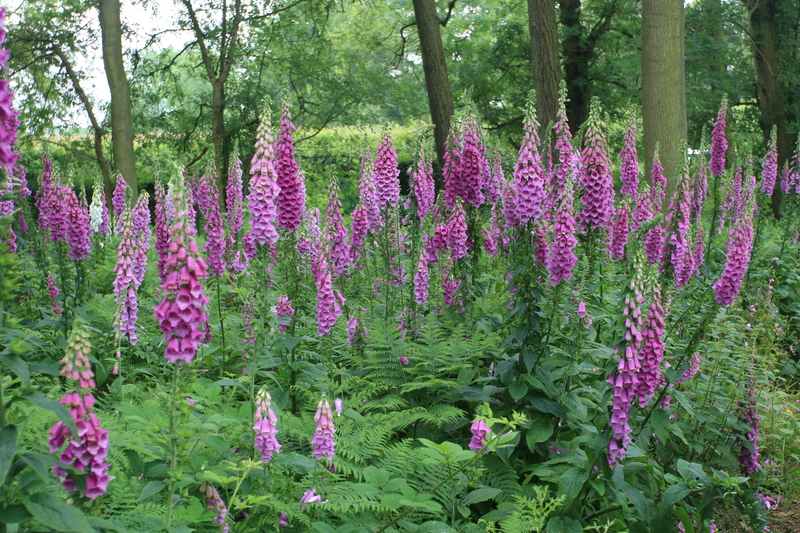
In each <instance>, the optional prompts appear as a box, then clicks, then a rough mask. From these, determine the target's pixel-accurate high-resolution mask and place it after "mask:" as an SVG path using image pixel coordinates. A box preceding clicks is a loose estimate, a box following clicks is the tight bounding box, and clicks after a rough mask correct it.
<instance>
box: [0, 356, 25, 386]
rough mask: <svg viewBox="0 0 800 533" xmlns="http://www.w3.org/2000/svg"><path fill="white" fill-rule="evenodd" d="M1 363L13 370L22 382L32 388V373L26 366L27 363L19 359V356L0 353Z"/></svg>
mask: <svg viewBox="0 0 800 533" xmlns="http://www.w3.org/2000/svg"><path fill="white" fill-rule="evenodd" d="M0 363H3V364H4V365H6V366H7V367H8V369H9V370H11V371H12V372H13V373H14V374H16V375H17V377H19V379H21V380H22V382H23V383H25V385H28V386H30V384H31V373H30V370H29V369H28V365H26V364H25V361H23V360H22V359H20V358H19V356H18V355H16V354H13V353H8V352H5V353H0Z"/></svg>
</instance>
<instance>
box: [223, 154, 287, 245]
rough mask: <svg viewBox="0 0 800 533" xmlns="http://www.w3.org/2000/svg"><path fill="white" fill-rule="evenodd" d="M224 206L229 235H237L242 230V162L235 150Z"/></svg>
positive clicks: (229, 170)
mask: <svg viewBox="0 0 800 533" xmlns="http://www.w3.org/2000/svg"><path fill="white" fill-rule="evenodd" d="M225 207H226V208H227V210H228V212H227V222H228V227H229V228H230V230H231V235H233V236H236V235H239V233H240V232H241V231H242V223H243V219H244V211H243V200H242V162H241V161H240V160H239V154H238V153H237V151H236V150H234V154H233V157H231V163H230V165H229V166H228V184H227V185H226V186H225ZM276 211H277V208H276Z"/></svg>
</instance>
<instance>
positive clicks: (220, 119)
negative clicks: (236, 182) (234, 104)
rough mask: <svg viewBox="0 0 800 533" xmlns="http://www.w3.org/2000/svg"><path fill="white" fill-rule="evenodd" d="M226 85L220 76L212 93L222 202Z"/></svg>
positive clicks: (213, 137)
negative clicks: (221, 81)
mask: <svg viewBox="0 0 800 533" xmlns="http://www.w3.org/2000/svg"><path fill="white" fill-rule="evenodd" d="M225 136H226V132H225V87H224V86H223V84H222V83H220V80H219V78H217V82H216V83H214V84H213V86H212V95H211V144H213V145H214V176H215V179H216V182H217V189H218V191H219V197H220V202H222V201H224V198H225V185H224V182H223V180H222V177H223V176H224V175H225V170H226V169H225V161H224V157H223V147H224V145H225Z"/></svg>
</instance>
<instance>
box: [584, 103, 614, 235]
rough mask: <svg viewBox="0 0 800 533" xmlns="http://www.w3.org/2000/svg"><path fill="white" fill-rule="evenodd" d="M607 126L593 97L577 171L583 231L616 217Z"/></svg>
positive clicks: (601, 226)
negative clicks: (581, 192) (606, 132)
mask: <svg viewBox="0 0 800 533" xmlns="http://www.w3.org/2000/svg"><path fill="white" fill-rule="evenodd" d="M604 126H605V124H603V122H602V121H601V119H600V100H599V99H597V97H593V98H592V106H591V111H590V112H589V119H588V121H587V127H586V133H585V134H584V136H583V150H581V159H580V168H579V171H578V175H579V178H580V187H581V189H582V190H583V194H582V195H581V202H582V203H583V209H582V210H581V212H580V213H578V220H579V221H580V224H581V227H582V228H584V229H591V228H605V227H606V226H608V223H609V222H611V217H612V216H613V214H614V181H613V179H612V177H611V169H610V167H609V164H608V153H607V152H606V140H605V137H604V135H603V127H604Z"/></svg>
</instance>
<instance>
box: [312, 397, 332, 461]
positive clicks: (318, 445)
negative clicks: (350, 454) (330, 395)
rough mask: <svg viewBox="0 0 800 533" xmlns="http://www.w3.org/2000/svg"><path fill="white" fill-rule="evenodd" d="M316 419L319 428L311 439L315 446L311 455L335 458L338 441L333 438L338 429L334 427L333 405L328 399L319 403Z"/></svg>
mask: <svg viewBox="0 0 800 533" xmlns="http://www.w3.org/2000/svg"><path fill="white" fill-rule="evenodd" d="M314 420H315V421H316V422H317V429H316V430H315V431H314V437H313V438H312V439H311V445H312V446H313V447H314V451H313V452H312V453H311V455H313V456H314V459H317V460H322V458H323V457H324V458H326V459H327V460H328V461H330V460H332V459H333V456H334V453H335V452H334V450H335V448H336V442H334V440H333V435H334V434H335V433H336V429H334V427H333V413H331V406H330V404H328V400H320V402H319V404H317V412H316V414H314Z"/></svg>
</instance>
